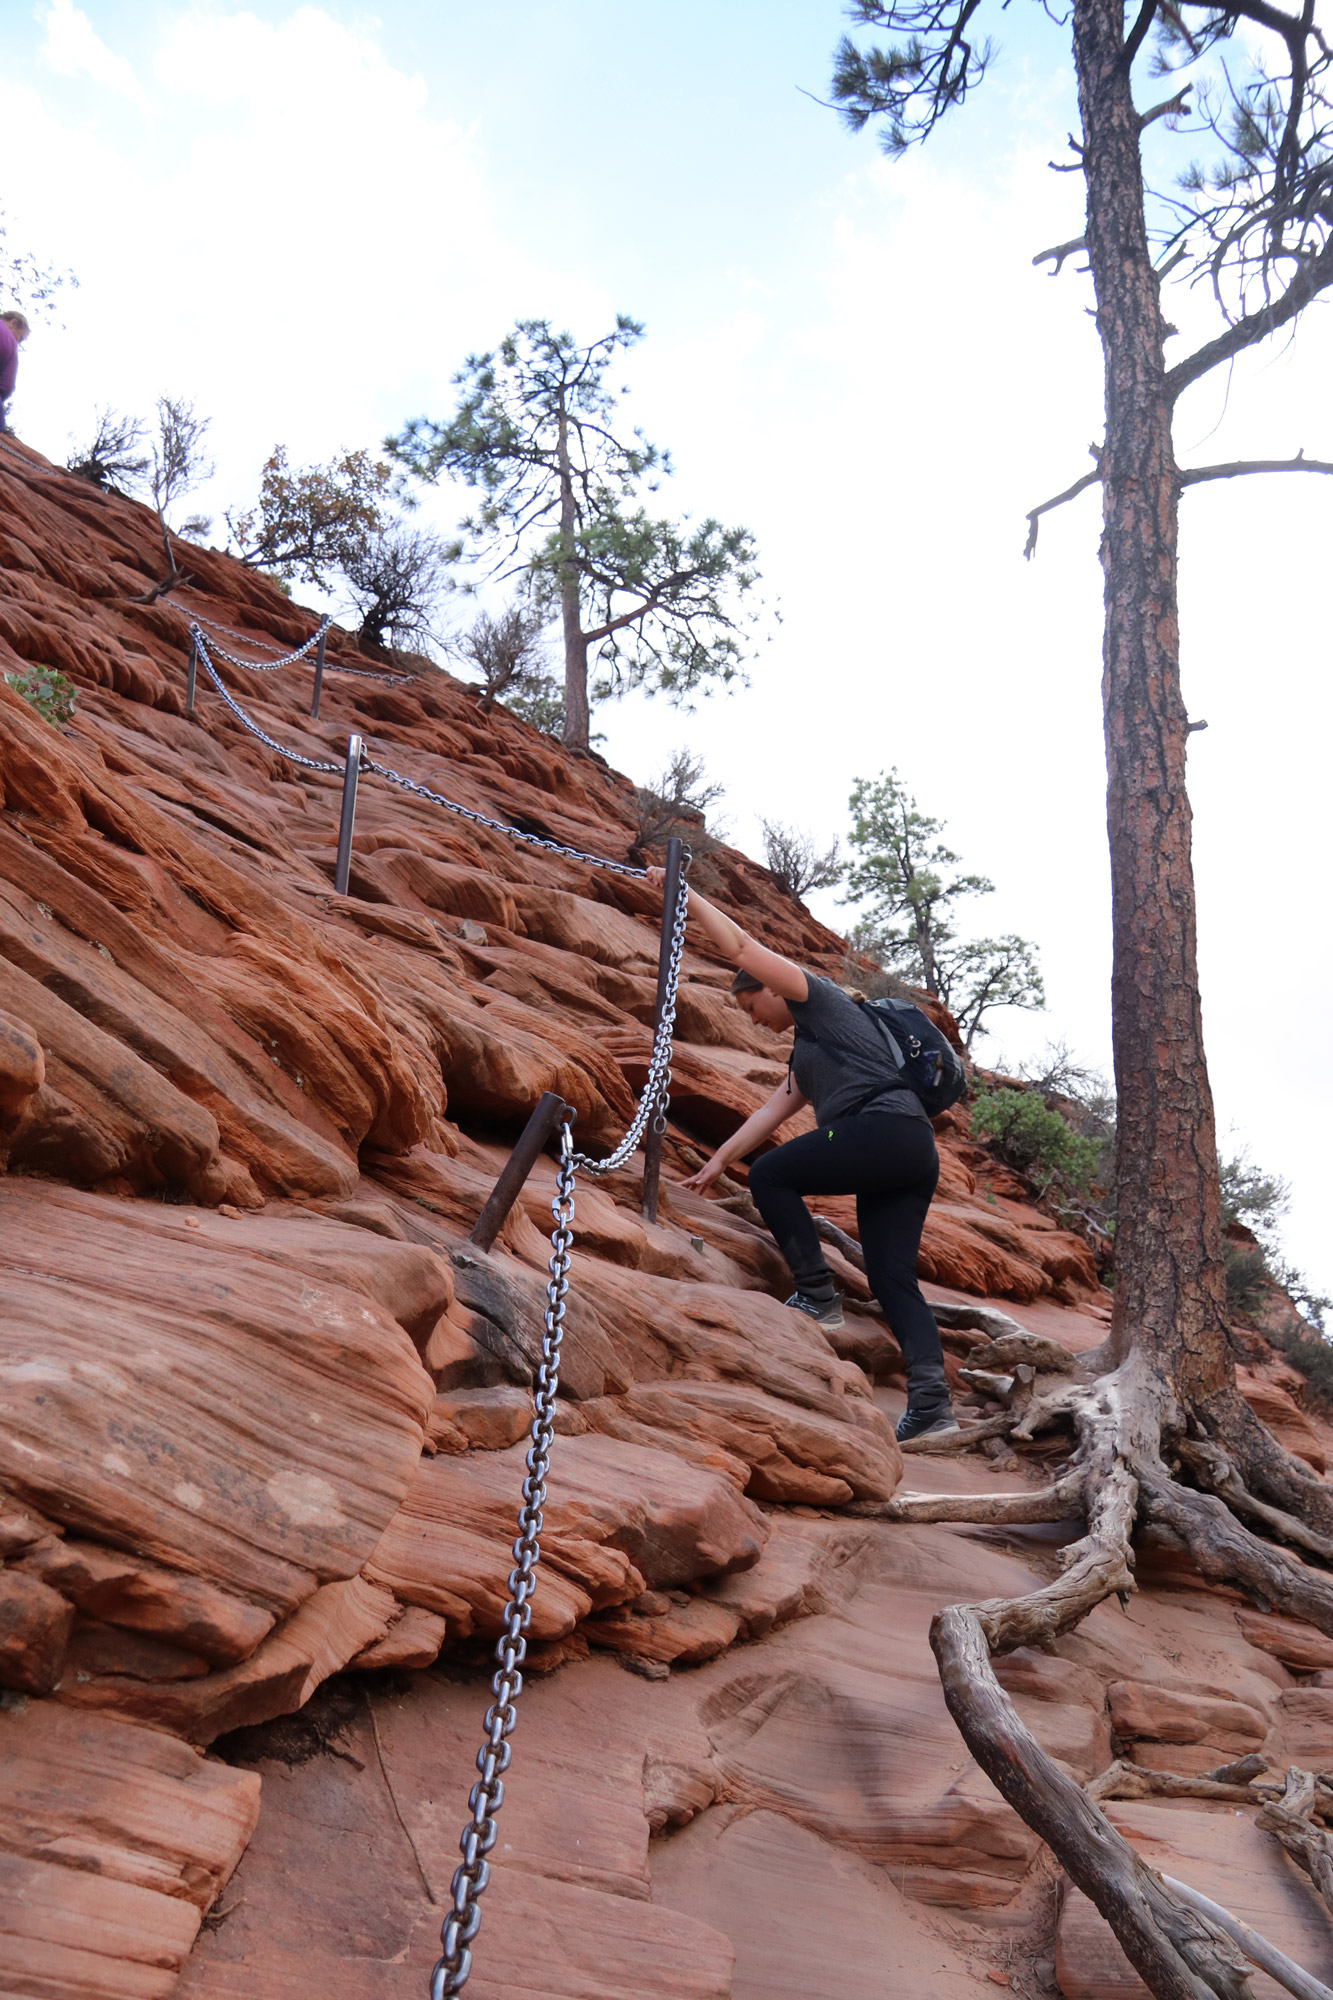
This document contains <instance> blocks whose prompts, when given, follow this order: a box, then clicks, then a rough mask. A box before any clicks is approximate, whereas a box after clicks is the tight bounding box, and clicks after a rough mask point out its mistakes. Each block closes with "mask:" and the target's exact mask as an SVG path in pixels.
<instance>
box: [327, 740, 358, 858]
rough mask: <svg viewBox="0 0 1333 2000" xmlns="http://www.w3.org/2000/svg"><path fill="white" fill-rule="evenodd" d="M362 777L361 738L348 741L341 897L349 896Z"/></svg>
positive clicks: (340, 837) (340, 827)
mask: <svg viewBox="0 0 1333 2000" xmlns="http://www.w3.org/2000/svg"><path fill="white" fill-rule="evenodd" d="M360 775H361V738H360V737H359V736H349V737H348V739H347V767H346V769H345V770H344V772H343V809H342V818H341V819H340V820H339V822H338V860H337V865H336V866H335V868H334V871H333V886H334V888H335V889H336V890H337V891H338V894H339V895H340V896H345V895H346V894H347V877H348V874H349V872H350V870H351V866H352V835H353V833H354V832H355V831H356V781H357V779H358V778H359V777H360Z"/></svg>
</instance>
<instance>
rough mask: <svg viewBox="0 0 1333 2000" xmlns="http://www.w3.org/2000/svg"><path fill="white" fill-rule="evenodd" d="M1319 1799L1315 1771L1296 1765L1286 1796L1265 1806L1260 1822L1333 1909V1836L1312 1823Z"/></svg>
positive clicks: (1289, 1774)
mask: <svg viewBox="0 0 1333 2000" xmlns="http://www.w3.org/2000/svg"><path fill="white" fill-rule="evenodd" d="M1317 1803H1318V1788H1317V1786H1316V1782H1315V1778H1314V1774H1313V1773H1312V1772H1310V1771H1298V1770H1296V1769H1295V1768H1294V1767H1293V1769H1292V1770H1290V1771H1288V1773H1287V1783H1286V1788H1285V1790H1284V1791H1283V1794H1282V1797H1281V1798H1280V1799H1270V1800H1269V1801H1268V1803H1267V1804H1266V1805H1264V1806H1263V1807H1262V1809H1261V1810H1260V1813H1259V1818H1258V1822H1257V1824H1258V1825H1259V1826H1261V1827H1262V1828H1263V1830H1264V1832H1265V1833H1271V1834H1273V1835H1274V1836H1275V1838H1276V1839H1278V1840H1280V1841H1281V1843H1282V1845H1283V1847H1284V1848H1285V1849H1286V1850H1287V1853H1288V1854H1289V1855H1290V1856H1291V1858H1292V1860H1293V1861H1295V1862H1297V1863H1298V1864H1299V1865H1300V1867H1302V1868H1303V1869H1304V1870H1305V1872H1306V1874H1307V1875H1308V1876H1309V1878H1310V1880H1311V1881H1312V1882H1313V1883H1314V1885H1315V1888H1316V1889H1317V1890H1318V1891H1319V1894H1320V1895H1321V1896H1322V1897H1323V1900H1324V1906H1325V1908H1326V1909H1328V1910H1330V1911H1333V1838H1330V1836H1329V1835H1328V1834H1326V1833H1324V1832H1323V1831H1321V1829H1320V1828H1319V1827H1317V1826H1314V1825H1313V1824H1312V1820H1313V1816H1314V1813H1315V1810H1316V1806H1317Z"/></svg>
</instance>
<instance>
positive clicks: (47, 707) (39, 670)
mask: <svg viewBox="0 0 1333 2000" xmlns="http://www.w3.org/2000/svg"><path fill="white" fill-rule="evenodd" d="M5 681H6V683H7V684H8V686H10V687H12V688H13V690H14V692H15V694H21V695H22V696H23V699H24V700H25V701H26V702H30V703H31V704H32V706H33V707H34V708H35V709H36V711H37V713H38V714H39V715H40V716H42V717H43V718H44V719H45V720H46V721H47V722H49V723H50V724H51V726H52V728H53V729H58V728H59V727H60V725H61V724H62V723H65V722H72V721H73V720H74V689H73V688H72V687H71V685H70V683H69V682H68V681H67V680H66V679H65V676H64V675H63V674H61V673H57V672H56V669H55V668H54V667H18V668H16V669H15V670H14V672H13V673H8V674H6V675H5Z"/></svg>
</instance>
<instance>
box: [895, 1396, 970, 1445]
mask: <svg viewBox="0 0 1333 2000" xmlns="http://www.w3.org/2000/svg"><path fill="white" fill-rule="evenodd" d="M957 1429H958V1419H957V1417H956V1416H955V1415H954V1413H953V1410H952V1409H951V1408H950V1406H949V1404H948V1403H946V1404H945V1405H944V1407H943V1409H941V1408H940V1407H939V1405H938V1404H937V1405H936V1406H935V1408H934V1409H933V1410H911V1409H908V1410H904V1411H903V1413H902V1415H901V1416H900V1417H899V1419H898V1428H897V1431H896V1433H895V1435H896V1436H897V1439H898V1442H899V1444H909V1443H910V1442H911V1440H912V1439H913V1438H923V1437H935V1436H937V1435H939V1434H941V1433H942V1432H944V1431H956V1430H957Z"/></svg>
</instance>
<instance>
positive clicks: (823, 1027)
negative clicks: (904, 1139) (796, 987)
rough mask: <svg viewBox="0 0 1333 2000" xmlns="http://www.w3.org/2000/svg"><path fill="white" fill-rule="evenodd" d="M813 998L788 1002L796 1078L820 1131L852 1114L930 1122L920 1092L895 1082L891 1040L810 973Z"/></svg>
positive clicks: (850, 1002) (852, 1004)
mask: <svg viewBox="0 0 1333 2000" xmlns="http://www.w3.org/2000/svg"><path fill="white" fill-rule="evenodd" d="M805 976H806V979H807V980H808V981H809V985H810V997H809V998H808V999H807V1000H789V1001H788V1002H787V1006H788V1007H789V1009H790V1010H791V1017H792V1019H793V1021H795V1023H796V1040H795V1042H794V1043H793V1045H792V1063H791V1069H792V1076H793V1078H794V1079H795V1083H796V1088H797V1089H798V1090H799V1091H800V1093H801V1095H802V1097H808V1098H809V1100H810V1102H811V1104H812V1105H813V1106H814V1110H815V1118H816V1120H817V1121H818V1123H819V1124H821V1125H831V1124H832V1123H833V1121H834V1119H836V1118H848V1117H850V1116H851V1115H852V1113H853V1112H859V1111H875V1112H890V1113H892V1114H893V1115H894V1116H896V1117H900V1118H925V1119H926V1123H927V1124H929V1123H930V1120H929V1119H928V1118H926V1111H925V1106H924V1105H923V1104H922V1102H921V1099H920V1098H919V1097H918V1096H917V1095H916V1093H915V1091H912V1090H909V1089H908V1088H907V1085H906V1084H901V1083H894V1081H893V1052H892V1050H891V1049H890V1048H889V1043H888V1037H887V1036H886V1035H885V1034H884V1033H883V1031H882V1030H881V1029H880V1028H877V1027H876V1025H875V1023H874V1021H873V1020H872V1019H870V1018H869V1017H868V1016H867V1014H866V1011H865V1009H864V1008H863V1007H860V1006H858V1005H857V1003H856V1001H855V1000H851V999H849V998H848V996H847V995H846V994H845V993H844V992H843V990H842V988H841V987H840V986H835V985H834V984H833V981H832V980H831V979H821V978H819V976H818V975H817V974H816V973H813V972H807V973H806V975H805Z"/></svg>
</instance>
